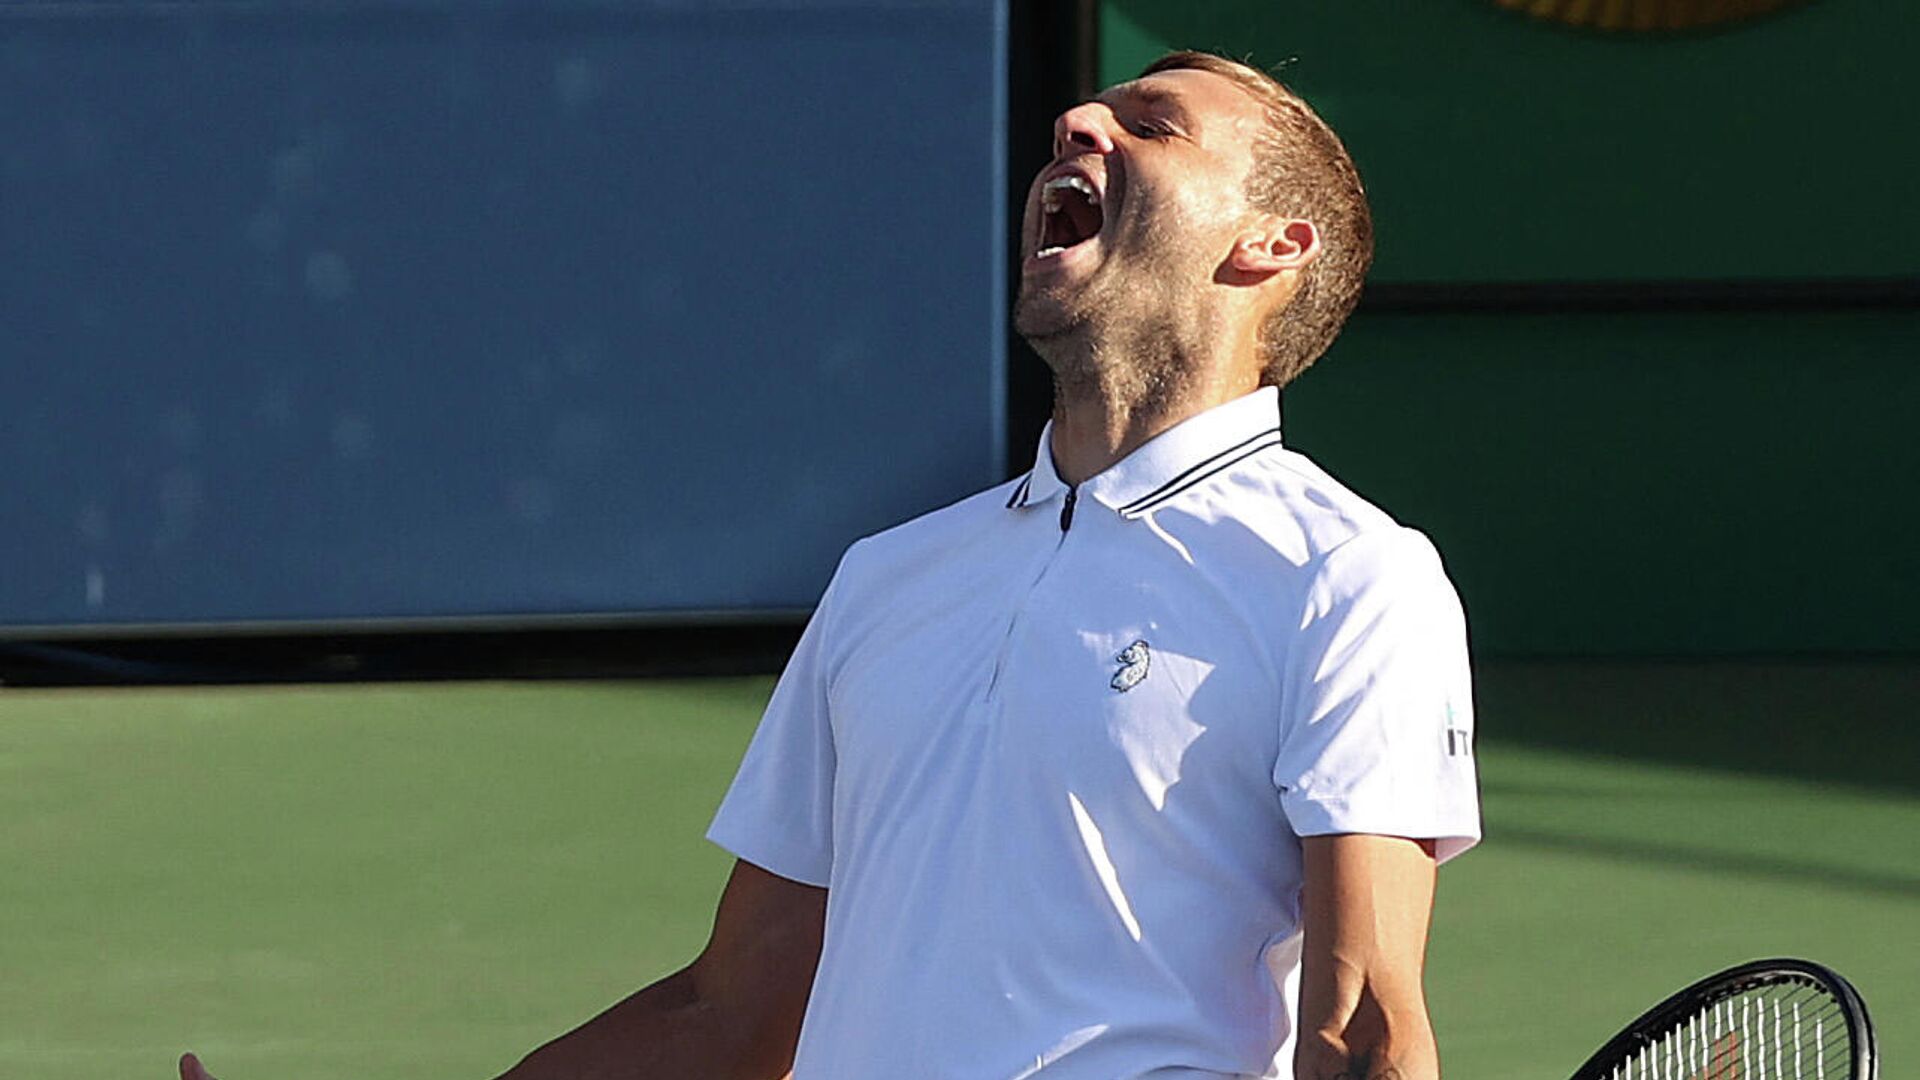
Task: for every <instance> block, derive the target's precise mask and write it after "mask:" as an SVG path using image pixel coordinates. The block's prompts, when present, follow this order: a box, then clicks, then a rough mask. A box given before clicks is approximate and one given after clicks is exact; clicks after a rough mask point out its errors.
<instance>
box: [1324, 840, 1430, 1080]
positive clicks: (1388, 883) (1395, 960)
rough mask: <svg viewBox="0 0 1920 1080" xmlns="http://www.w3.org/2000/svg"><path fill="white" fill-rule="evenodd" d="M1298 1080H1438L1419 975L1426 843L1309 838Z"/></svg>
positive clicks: (1426, 893) (1426, 901)
mask: <svg viewBox="0 0 1920 1080" xmlns="http://www.w3.org/2000/svg"><path fill="white" fill-rule="evenodd" d="M1301 848H1302V851H1303V854H1304V856H1305V862H1306V865H1305V874H1306V881H1305V888H1304V897H1303V901H1304V903H1303V908H1304V910H1303V919H1304V924H1303V925H1304V930H1305V934H1306V939H1305V942H1304V955H1303V957H1302V960H1301V976H1300V1035H1299V1050H1298V1051H1297V1053H1296V1055H1295V1058H1294V1077H1295V1080H1439V1076H1440V1055H1439V1052H1438V1050H1437V1049H1436V1048H1435V1046H1434V1040H1433V1027H1432V1025H1431V1024H1430V1023H1429V1021H1428V1019H1427V1001H1426V994H1425V992H1424V990H1423V989H1422V988H1421V972H1422V968H1423V966H1424V964H1425V960H1426V947H1427V922H1428V917H1429V916H1430V915H1431V913H1432V910H1433V886H1434V857H1433V843H1432V841H1428V840H1408V839H1403V838H1401V837H1397V836H1365V835H1342V836H1309V837H1305V838H1304V839H1303V840H1302V841H1301Z"/></svg>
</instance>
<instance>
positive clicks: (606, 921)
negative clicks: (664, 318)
mask: <svg viewBox="0 0 1920 1080" xmlns="http://www.w3.org/2000/svg"><path fill="white" fill-rule="evenodd" d="M1481 678H1482V684H1481V694H1480V700H1481V713H1482V717H1481V729H1482V736H1481V743H1480V761H1481V770H1482V779H1483V789H1484V795H1485V806H1486V819H1487V826H1488V833H1489V838H1488V842H1487V843H1486V844H1484V845H1483V846H1482V847H1481V848H1480V849H1479V850H1477V851H1475V852H1473V853H1472V854H1470V855H1468V856H1467V857H1465V858H1463V859H1462V860H1461V861H1459V862H1458V863H1455V864H1453V865H1452V866H1450V867H1449V868H1448V869H1447V870H1446V871H1445V872H1444V873H1443V874H1442V881H1441V897H1440V902H1439V915H1438V926H1437V930H1436V933H1435V938H1434V942H1433V947H1432V951H1431V960H1430V973H1429V990H1430V994H1431V997H1432V1001H1433V1009H1434V1013H1435V1018H1436V1022H1437V1023H1438V1025H1439V1028H1440V1032H1441V1038H1442V1045H1443V1050H1444V1052H1445V1055H1446V1062H1447V1073H1448V1075H1449V1076H1450V1077H1452V1078H1455V1080H1558V1078H1562V1077H1564V1076H1566V1075H1567V1074H1568V1073H1569V1072H1571V1070H1572V1068H1573V1067H1574V1066H1575V1065H1577V1064H1578V1063H1579V1062H1580V1060H1581V1059H1583V1058H1584V1057H1585V1055H1586V1054H1587V1053H1588V1052H1589V1051H1591V1050H1592V1049H1593V1048H1594V1047H1595V1046H1596V1045H1597V1044H1598V1043H1599V1042H1600V1041H1601V1040H1602V1039H1603V1038H1605V1037H1606V1036H1608V1035H1610V1034H1612V1032H1613V1030H1614V1029H1615V1028H1617V1027H1618V1026H1620V1025H1621V1024H1622V1023H1624V1022H1625V1021H1626V1020H1628V1019H1629V1018H1630V1017H1631V1015H1632V1014H1634V1013H1636V1012H1637V1011H1638V1010H1639V1009H1640V1008H1641V1007H1642V1006H1644V1005H1646V1004H1650V1003H1651V1001H1652V999H1653V998H1655V997H1658V996H1660V995H1663V994H1665V993H1666V992H1667V991H1669V990H1672V989H1675V988H1677V987H1678V986H1679V985H1680V984H1681V983H1683V982H1686V981H1688V980H1690V979H1692V978H1693V977H1695V976H1697V975H1702V974H1705V973H1706V972H1708V971H1709V970H1712V969H1716V968H1718V967H1721V966H1725V965H1727V964H1731V963H1734V962H1736V961H1740V960H1745V959H1750V958H1754V957H1758V956H1763V955H1772V954H1804V955H1807V956H1810V957H1812V958H1815V959H1819V960H1823V961H1825V962H1827V963H1830V964H1832V965H1834V966H1835V967H1837V968H1838V969H1839V970H1841V971H1842V972H1843V973H1846V974H1847V975H1849V976H1850V977H1852V978H1853V979H1854V980H1855V982H1856V983H1858V984H1859V985H1860V987H1861V989H1862V990H1863V992H1864V993H1865V994H1866V996H1867V999H1868V1002H1869V1004H1870V1005H1871V1006H1872V1008H1873V1010H1874V1012H1875V1015H1876V1018H1877V1019H1878V1020H1879V1022H1880V1027H1881V1035H1882V1049H1883V1051H1884V1053H1885V1055H1886V1057H1887V1059H1888V1060H1889V1061H1890V1062H1892V1065H1891V1066H1890V1068H1889V1073H1888V1074H1889V1075H1899V1074H1900V1072H1901V1069H1902V1067H1903V1066H1902V1065H1901V1063H1902V1062H1907V1063H1911V1062H1912V1061H1914V1060H1916V1058H1917V1057H1920V1037H1916V1036H1915V1035H1914V1034H1913V1032H1912V1030H1911V1028H1910V1026H1909V1022H1910V1021H1911V1020H1912V1019H1914V1018H1916V1017H1920V840H1916V837H1920V776H1916V775H1914V774H1915V767H1916V765H1920V758H1917V757H1916V755H1915V754H1914V753H1913V748H1914V745H1915V735H1914V732H1913V730H1912V729H1913V728H1915V727H1920V723H1913V722H1910V721H1911V720H1912V719H1913V718H1911V717H1909V716H1907V714H1906V710H1907V709H1908V708H1909V707H1910V706H1909V705H1907V704H1906V703H1907V702H1910V701H1913V700H1916V699H1915V698H1913V697H1911V696H1909V694H1908V692H1909V690H1911V689H1912V686H1911V685H1910V684H1912V683H1913V682H1914V681H1915V679H1916V676H1915V674H1914V672H1913V671H1912V665H1910V664H1909V665H1907V666H1904V667H1902V666H1898V665H1891V666H1889V665H1880V666H1874V665H1852V666H1830V667H1819V666H1810V667H1801V668H1794V669H1787V670H1781V671H1775V670H1772V669H1766V670H1762V669H1758V668H1755V669H1751V670H1747V669H1739V668H1727V667H1718V668H1689V667H1686V666H1683V665H1647V666H1641V667H1633V666H1620V665H1615V666H1612V667H1605V666H1600V665H1590V666H1585V667H1583V666H1580V665H1544V666H1542V665H1535V666H1531V667H1528V666H1509V667H1506V668H1502V667H1499V666H1488V667H1483V669H1482V675H1481ZM769 685H770V684H769V682H768V681H767V680H764V679H754V680H725V681H698V682H694V681H688V682H654V683H607V684H456V685H404V686H391V685H390V686H369V687H325V688H273V689H211V690H200V689H195V690H157V691H156V690H129V691H78V690H63V691H18V690H15V691H4V692H0V808H3V810H0V1076H18V1077H31V1078H34V1080H60V1078H68V1077H72V1078H82V1077H84V1078H89V1080H92V1078H100V1077H112V1078H132V1077H166V1076H168V1075H170V1074H169V1069H170V1068H171V1061H172V1059H173V1058H174V1056H176V1055H177V1054H178V1053H179V1052H180V1051H181V1050H183V1049H188V1048H191V1049H195V1050H198V1051H200V1052H201V1053H202V1054H203V1055H204V1056H205V1057H206V1058H207V1059H208V1062H209V1064H210V1065H211V1066H212V1067H213V1068H214V1069H215V1071H216V1072H218V1073H219V1074H220V1075H221V1076H222V1077H223V1078H225V1080H306V1078H321V1077H325V1078H329V1080H332V1078H337V1077H340V1076H355V1077H360V1076H364V1077H370V1078H379V1077H392V1078H410V1077H433V1078H439V1077H445V1078H450V1080H458V1078H474V1080H480V1078H484V1077H487V1076H490V1075H492V1074H493V1073H494V1072H496V1071H498V1070H499V1069H502V1068H504V1067H505V1066H507V1065H509V1064H511V1063H512V1062H513V1061H514V1060H516V1059H517V1057H518V1056H519V1054H520V1053H521V1052H522V1051H524V1050H525V1049H527V1048H528V1047H530V1046H531V1045H533V1044H534V1043H535V1042H537V1041H539V1040H541V1039H543V1038H545V1037H547V1036H549V1035H552V1034H554V1033H556V1032H557V1031H559V1030H561V1029H562V1028H564V1027H565V1026H567V1025H569V1024H570V1023H572V1022H574V1021H577V1020H579V1019H581V1018H584V1017H585V1016H586V1015H588V1014H589V1013H590V1012H592V1011H594V1010H596V1009H597V1008H599V1007H600V1006H602V1005H604V1004H606V1003H607V1002H609V1001H611V1000H612V999H614V998H616V997H618V996H619V995H621V994H622V993H624V992H626V991H627V990H629V989H631V988H632V987H634V986H635V985H637V984H639V983H642V982H644V981H646V980H648V979H650V978H651V977H653V976H655V975H658V974H661V973H663V972H665V971H667V970H668V969H670V968H672V967H673V966H675V965H677V964H679V963H681V962H683V961H684V960H686V959H687V958H688V957H690V956H691V955H692V953H693V952H694V951H695V950H696V949H697V948H698V946H699V945H700V943H701V942H702V941H703V940H704V934H705V928H706V922H707V917H708V914H709V913H710V911H711V908H712V903H713V900H714V898H715V896H716V895H717V893H718V889H719V886H720V884H721V877H722V875H723V873H724V871H725V868H726V864H727V859H726V857H725V856H723V855H722V854H721V853H719V852H718V851H717V850H714V849H712V848H710V847H708V846H707V845H706V844H705V843H704V841H703V840H702V839H701V833H702V832H703V830H704V827H705V824H706V819H707V816H708V815H709V813H711V811H712V808H713V806H714V805H715V803H716V802H717V801H718V800H719V797H720V795H721V793H722V791H723V789H724V786H725V784H726V782H727V780H728V778H729V777H730V776H731V773H732V769H733V765H734V763H735V761H736V760H737V758H738V755H739V753H740V751H741V750H742V749H743V748H744V746H745V743H746V739H747V737H748V735H749V734H750V733H751V730H752V726H753V723H754V721H755V719H756V717H757V713H758V709H759V707H760V705H761V703H762V702H763V701H764V699H765V695H766V693H767V691H768V688H769ZM1863 716H1864V717H1865V718H1866V720H1865V721H1863V720H1862V719H1861V718H1862V717H1863Z"/></svg>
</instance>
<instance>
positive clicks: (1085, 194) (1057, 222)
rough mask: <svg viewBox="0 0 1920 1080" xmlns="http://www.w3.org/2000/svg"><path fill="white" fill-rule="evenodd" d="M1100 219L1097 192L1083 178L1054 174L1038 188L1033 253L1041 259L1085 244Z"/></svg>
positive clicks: (1097, 226) (1094, 231)
mask: <svg viewBox="0 0 1920 1080" xmlns="http://www.w3.org/2000/svg"><path fill="white" fill-rule="evenodd" d="M1103 220H1104V216H1103V215H1102V214H1101V212H1100V193H1099V192H1098V191H1097V190H1095V189H1094V186H1093V184H1092V183H1090V182H1089V181H1088V180H1087V178H1086V177H1084V176H1076V175H1074V174H1072V173H1068V174H1067V175H1065V176H1056V177H1054V178H1053V179H1051V180H1049V181H1047V183H1046V186H1045V187H1042V188H1041V189H1040V249H1039V250H1038V251H1037V252H1035V253H1034V254H1035V255H1036V256H1037V257H1039V258H1042V259H1044V258H1046V257H1048V256H1050V255H1058V254H1060V253H1061V252H1063V251H1066V250H1067V249H1068V248H1071V247H1075V246H1078V245H1080V244H1083V243H1086V242H1087V241H1088V240H1091V239H1093V237H1094V236H1095V235H1097V234H1098V233H1099V232H1100V224H1101V222H1102V221H1103Z"/></svg>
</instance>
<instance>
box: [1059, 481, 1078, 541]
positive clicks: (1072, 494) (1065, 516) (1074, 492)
mask: <svg viewBox="0 0 1920 1080" xmlns="http://www.w3.org/2000/svg"><path fill="white" fill-rule="evenodd" d="M1079 498H1080V488H1079V487H1078V486H1075V487H1070V488H1068V489H1067V501H1066V502H1063V503H1061V504H1060V531H1061V532H1066V531H1067V530H1068V529H1071V528H1073V504H1074V502H1075V501H1076V500H1078V499H1079Z"/></svg>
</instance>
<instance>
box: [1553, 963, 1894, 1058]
mask: <svg viewBox="0 0 1920 1080" xmlns="http://www.w3.org/2000/svg"><path fill="white" fill-rule="evenodd" d="M1878 1074H1879V1064H1878V1062H1877V1060H1876V1055H1875V1052H1874V1045H1873V1021H1871V1020H1870V1019H1868V1017H1867V1006H1866V1002H1864V1001H1862V1000H1861V999H1860V995H1859V993H1857V992H1856V991H1855V990H1854V988H1853V986H1852V985H1851V984H1849V983H1848V982H1847V980H1845V979H1843V978H1841V977H1840V975H1839V974H1838V973H1837V972H1834V971H1832V970H1830V969H1828V968H1825V967H1822V966H1821V965H1819V964H1815V963H1812V962H1810V961H1806V960H1755V961H1753V962H1752V963H1749V964H1741V965H1740V966H1739V967H1734V968H1728V969H1727V970H1725V971H1722V972H1720V973H1719V974H1717V975H1709V976H1708V977H1706V978H1704V979H1701V980H1700V981H1699V982H1697V983H1694V984H1693V985H1692V986H1689V987H1687V988H1686V989H1685V990H1682V991H1680V992H1679V993H1677V994H1675V995H1673V996H1672V997H1670V998H1668V999H1667V1000H1665V1001H1663V1002H1661V1003H1660V1004H1658V1005H1655V1006H1654V1007H1653V1008H1651V1009H1648V1010H1647V1011H1646V1013H1645V1014H1643V1015H1642V1016H1641V1017H1640V1018H1639V1019H1638V1020H1635V1021H1634V1022H1633V1023H1631V1024H1628V1025H1627V1028H1626V1030H1625V1031H1622V1032H1621V1033H1620V1034H1618V1035H1615V1036H1614V1037H1613V1039H1612V1041H1610V1042H1608V1043H1607V1044H1606V1045H1605V1046H1602V1047H1601V1048H1600V1052H1599V1053H1597V1054H1594V1055H1593V1056H1592V1057H1591V1058H1588V1059H1587V1063H1586V1064H1585V1065H1582V1066H1580V1070H1579V1071H1578V1072H1576V1073H1574V1074H1573V1080H1875V1078H1876V1077H1877V1076H1878Z"/></svg>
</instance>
